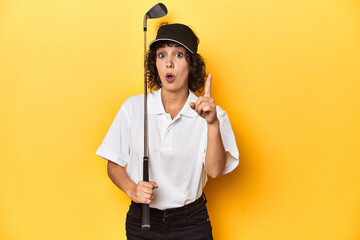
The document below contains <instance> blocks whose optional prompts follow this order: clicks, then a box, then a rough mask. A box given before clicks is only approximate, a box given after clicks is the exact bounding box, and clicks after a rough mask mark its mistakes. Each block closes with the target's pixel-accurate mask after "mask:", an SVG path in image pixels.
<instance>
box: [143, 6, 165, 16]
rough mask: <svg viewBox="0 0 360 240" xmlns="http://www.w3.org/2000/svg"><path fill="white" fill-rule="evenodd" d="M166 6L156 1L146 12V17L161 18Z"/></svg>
mask: <svg viewBox="0 0 360 240" xmlns="http://www.w3.org/2000/svg"><path fill="white" fill-rule="evenodd" d="M167 12H168V11H167V8H166V7H165V5H164V4H162V3H158V4H156V5H155V6H153V7H152V8H151V9H150V10H149V11H148V12H147V13H146V14H145V16H146V18H148V19H149V18H150V19H152V18H161V17H163V16H165V15H166V14H167Z"/></svg>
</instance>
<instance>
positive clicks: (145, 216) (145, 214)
mask: <svg viewBox="0 0 360 240" xmlns="http://www.w3.org/2000/svg"><path fill="white" fill-rule="evenodd" d="M147 134H148V124H147V78H146V15H145V17H144V159H143V181H146V182H148V181H149V151H148V141H147V140H148V137H147ZM141 229H143V230H148V229H150V209H149V204H144V203H143V204H142V223H141Z"/></svg>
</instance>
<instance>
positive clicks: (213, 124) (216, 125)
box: [207, 118, 220, 128]
mask: <svg viewBox="0 0 360 240" xmlns="http://www.w3.org/2000/svg"><path fill="white" fill-rule="evenodd" d="M207 125H208V128H219V127H220V121H219V119H218V118H216V119H215V120H214V121H212V122H211V123H209V122H208V123H207Z"/></svg>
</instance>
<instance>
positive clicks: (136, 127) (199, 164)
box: [96, 89, 239, 209]
mask: <svg viewBox="0 0 360 240" xmlns="http://www.w3.org/2000/svg"><path fill="white" fill-rule="evenodd" d="M196 100H197V97H196V95H194V94H193V93H192V92H191V91H189V97H188V99H187V102H186V103H185V105H184V107H183V108H182V109H181V111H180V112H179V114H178V115H177V116H176V117H175V118H174V119H171V116H170V114H168V113H166V112H165V110H164V107H163V104H162V100H161V89H160V90H158V91H156V92H154V93H149V94H148V144H149V179H150V181H155V182H156V184H157V185H158V186H159V188H158V189H155V191H154V199H153V202H152V203H151V205H150V207H153V208H158V209H167V208H174V207H181V206H184V205H185V204H188V203H191V202H193V201H195V200H196V199H198V198H199V197H200V196H201V194H202V190H203V188H204V186H205V184H206V181H207V174H206V171H205V166H204V162H205V154H206V147H207V123H206V120H205V119H203V118H202V117H200V116H199V115H198V114H197V113H196V112H195V111H194V110H193V109H191V107H190V106H189V103H190V102H196ZM143 109H144V95H143V94H142V95H136V96H132V97H130V98H128V99H127V100H126V101H125V102H124V103H123V105H122V106H121V108H120V111H119V112H118V114H117V115H116V117H115V120H114V121H113V123H112V124H111V126H110V129H109V131H108V132H107V134H106V136H105V138H104V140H103V142H102V144H101V145H100V147H99V148H98V150H97V152H96V154H98V155H99V156H101V157H103V158H105V159H107V160H110V161H112V162H115V163H117V164H118V165H120V166H122V167H125V166H127V169H126V171H127V174H128V175H129V177H130V179H131V180H132V181H133V182H134V183H138V182H139V181H141V180H142V177H143V167H142V166H143V156H144V116H143V114H144V110H143ZM216 110H217V116H218V119H219V121H220V132H221V138H222V141H223V144H224V147H225V151H226V152H228V153H230V154H227V159H226V167H225V169H224V172H223V174H225V173H228V172H230V171H232V170H233V169H234V168H236V166H237V165H238V163H239V160H238V157H239V152H238V149H237V146H236V142H235V137H234V133H233V131H232V129H231V125H230V121H229V118H228V116H227V114H226V112H225V111H224V110H222V109H221V108H220V107H219V106H217V107H216Z"/></svg>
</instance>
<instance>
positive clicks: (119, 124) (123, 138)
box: [96, 105, 130, 167]
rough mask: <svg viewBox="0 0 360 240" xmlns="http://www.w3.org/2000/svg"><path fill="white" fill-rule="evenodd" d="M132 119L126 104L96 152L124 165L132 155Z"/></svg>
mask: <svg viewBox="0 0 360 240" xmlns="http://www.w3.org/2000/svg"><path fill="white" fill-rule="evenodd" d="M129 136H130V119H129V116H128V114H127V112H126V109H125V107H124V105H123V106H122V107H121V108H120V110H119V112H118V113H117V115H116V117H115V119H114V121H113V122H112V124H111V126H110V128H109V130H108V132H107V134H106V136H105V138H104V140H103V141H102V143H101V145H100V147H99V148H98V150H97V151H96V154H97V155H99V156H100V157H103V158H105V159H107V160H110V161H112V162H114V163H116V164H118V165H120V166H122V167H125V166H126V165H127V163H128V158H129V155H130V137H129Z"/></svg>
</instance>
